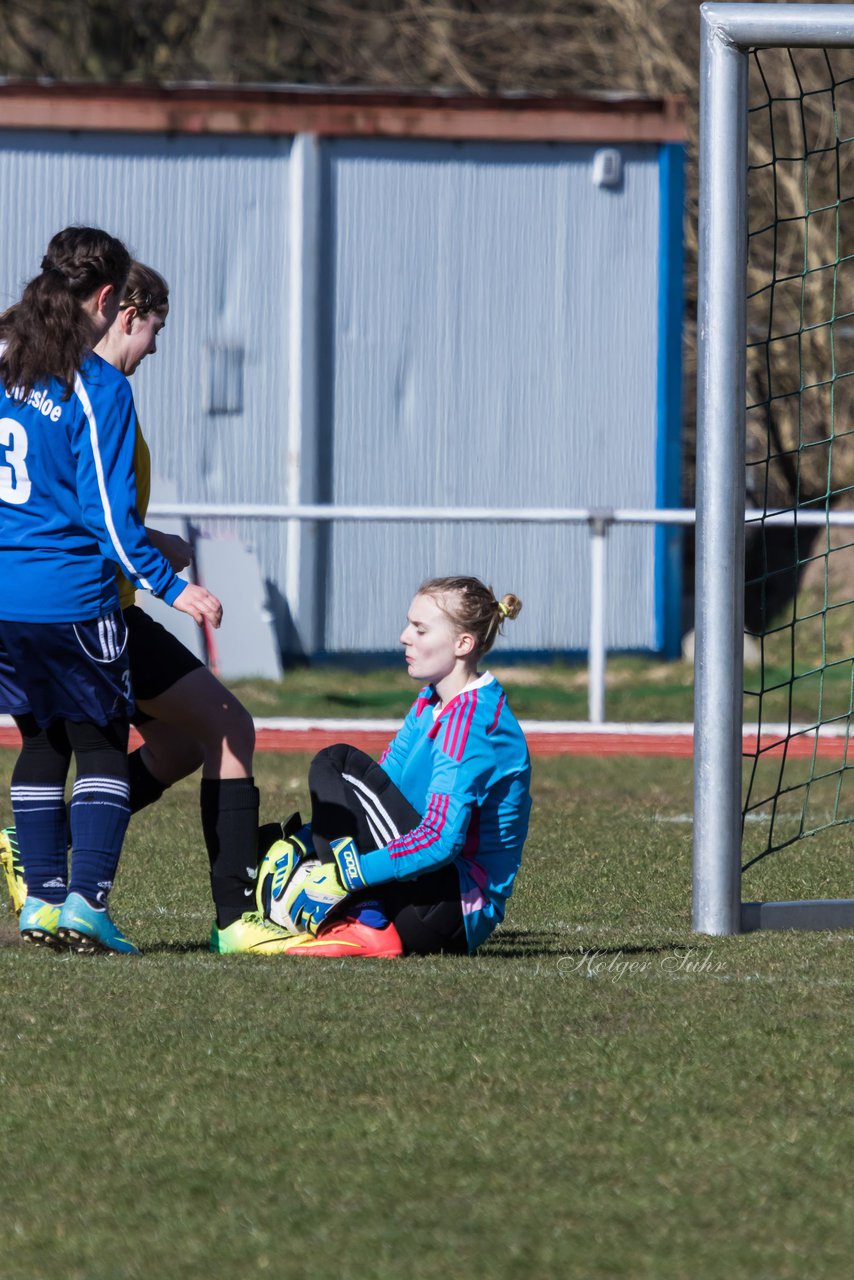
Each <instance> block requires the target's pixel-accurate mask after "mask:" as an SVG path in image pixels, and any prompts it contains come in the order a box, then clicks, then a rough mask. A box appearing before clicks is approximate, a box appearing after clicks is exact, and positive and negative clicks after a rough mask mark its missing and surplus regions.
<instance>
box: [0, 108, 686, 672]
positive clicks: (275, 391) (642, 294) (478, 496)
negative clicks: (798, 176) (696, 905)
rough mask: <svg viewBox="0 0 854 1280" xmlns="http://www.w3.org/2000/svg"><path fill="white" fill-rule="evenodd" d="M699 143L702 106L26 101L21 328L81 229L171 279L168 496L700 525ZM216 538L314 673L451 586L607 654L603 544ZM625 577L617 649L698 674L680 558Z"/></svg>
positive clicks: (6, 166)
mask: <svg viewBox="0 0 854 1280" xmlns="http://www.w3.org/2000/svg"><path fill="white" fill-rule="evenodd" d="M683 150H684V124H683V120H682V114H681V104H680V103H679V102H678V101H676V100H651V99H627V98H621V97H611V96H608V97H596V98H582V99H530V98H513V97H511V98H499V99H483V100H481V99H464V98H453V97H448V96H425V95H392V94H377V93H364V94H362V93H353V92H349V93H336V92H326V91H324V92H319V91H310V90H305V91H299V90H291V89H235V88H232V89H224V88H204V87H188V88H178V87H176V88H143V87H132V86H125V87H121V88H110V87H106V86H78V87H74V86H67V85H66V86H61V85H39V86H33V85H21V84H13V83H9V84H5V85H0V161H2V166H3V173H4V178H5V181H4V183H3V184H2V189H0V208H2V225H3V227H4V235H3V238H2V241H1V242H0V305H7V303H8V302H9V301H11V300H13V299H14V298H15V297H16V296H18V294H19V291H20V288H21V286H22V284H23V283H24V282H25V281H26V279H27V278H29V276H31V275H32V274H34V273H35V271H36V270H37V269H38V263H39V260H40V256H41V253H42V252H43V249H44V246H45V244H46V242H47V240H48V239H49V237H50V235H51V234H52V233H53V232H54V231H55V230H57V229H58V228H59V227H61V226H64V225H67V224H69V223H73V222H89V223H95V224H98V225H103V226H105V227H106V228H107V229H109V230H110V231H112V232H114V233H115V234H117V235H119V236H120V237H121V238H123V239H124V240H125V241H126V243H127V244H128V245H129V247H130V248H131V250H132V252H134V253H135V254H136V256H138V257H139V258H141V259H142V260H143V261H146V262H149V263H150V264H151V265H153V266H155V267H156V268H157V269H158V270H160V271H161V272H162V273H163V274H164V275H165V276H166V278H167V279H168V280H169V282H170V284H171V286H172V300H173V305H172V310H171V312H170V316H169V321H168V325H167V329H166V332H165V334H164V337H163V340H162V341H161V343H160V353H159V354H158V356H157V357H156V359H153V360H149V361H147V362H145V363H144V364H143V366H142V368H141V370H140V372H139V373H138V374H137V375H136V378H135V384H134V386H135V394H136V398H137V403H138V406H139V411H140V417H141V420H142V422H143V425H144V428H145V431H146V435H147V437H148V439H149V442H150V444H151V448H152V456H153V461H154V471H155V488H154V493H153V500H154V501H157V500H158V499H177V500H179V501H181V502H187V503H192V502H199V503H211V502H217V503H235V502H253V503H270V504H283V503H298V502H303V503H316V502H322V503H335V504H358V505H375V504H381V505H389V506H404V507H407V506H466V505H469V506H477V507H486V506H496V507H509V506H518V507H593V508H611V507H618V508H619V507H632V508H653V507H657V506H659V507H661V506H676V505H678V504H679V496H680V494H679V464H680V456H679V454H680V451H679V440H680V433H681V405H680V383H681V362H680V344H681V298H682V164H683ZM200 523H202V524H204V522H200ZM210 529H211V531H212V532H214V531H215V532H216V533H217V534H222V533H225V534H226V535H227V536H232V537H234V536H236V537H241V538H243V539H244V540H245V541H247V542H250V543H252V544H253V545H254V547H255V549H256V552H257V555H258V558H259V560H260V563H261V566H262V572H263V575H264V577H265V579H266V581H267V583H268V586H269V591H270V599H271V607H272V609H273V613H274V616H275V617H276V620H277V626H278V629H279V634H280V639H281V642H282V644H283V646H284V647H285V648H286V649H290V650H291V651H301V652H304V653H308V654H319V653H352V652H360V651H370V652H375V651H382V650H388V649H390V648H392V647H394V644H395V641H396V637H397V634H398V631H399V628H400V625H401V621H402V618H403V614H404V612H405V608H406V605H407V603H408V601H409V598H410V596H411V594H412V591H413V589H414V587H415V586H417V584H418V582H419V581H420V580H421V579H422V578H424V577H426V576H433V575H435V574H443V573H452V572H453V573H458V572H472V573H476V574H477V575H479V576H481V577H483V578H485V579H486V580H488V581H490V582H491V583H493V585H494V586H495V588H496V589H497V590H498V591H500V592H503V591H507V590H512V591H515V592H516V593H517V594H518V595H520V596H521V597H522V599H523V600H524V602H525V609H524V611H523V613H522V615H521V617H520V618H519V620H518V622H516V623H514V625H513V628H512V647H513V648H514V649H518V650H524V651H532V652H544V653H548V652H568V651H578V650H583V649H584V648H585V647H586V644H587V629H588V595H589V581H588V578H589V558H588V553H587V531H586V529H585V528H584V527H578V526H563V527H554V526H523V525H506V526H503V527H502V526H495V525H486V526H484V525H478V526H473V525H465V526H461V525H450V524H449V525H435V524H415V523H412V522H407V523H403V524H378V525H362V524H359V525H356V524H339V525H333V526H327V525H321V524H315V525H311V524H300V523H297V522H288V523H286V524H285V523H276V522H273V521H270V522H263V523H261V524H258V523H252V524H249V523H241V522H240V521H233V522H231V523H230V524H228V525H226V526H225V527H223V525H222V523H221V522H216V524H215V525H214V524H212V525H211V526H210ZM607 563H608V577H607V594H608V614H607V623H606V625H607V640H608V645H609V647H611V648H619V649H639V650H653V651H661V652H669V653H673V652H676V651H678V642H679V621H680V614H681V582H680V574H679V566H678V557H677V556H675V555H674V553H673V536H672V535H670V537H669V538H668V537H667V536H666V535H665V534H664V533H662V532H659V533H656V532H655V531H654V530H653V529H651V528H639V527H631V528H619V529H615V530H614V531H613V532H612V533H611V536H610V539H609V551H608V562H607ZM510 638H511V637H508V640H509V639H510Z"/></svg>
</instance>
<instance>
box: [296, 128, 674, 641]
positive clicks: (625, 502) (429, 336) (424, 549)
mask: <svg viewBox="0 0 854 1280" xmlns="http://www.w3.org/2000/svg"><path fill="white" fill-rule="evenodd" d="M622 155H623V158H624V162H625V167H624V179H623V184H622V186H621V188H620V189H619V190H616V191H615V190H608V189H604V188H601V187H597V186H595V185H594V184H593V182H592V164H593V156H594V149H593V148H591V147H585V146H569V145H534V144H530V145H518V144H509V143H492V144H483V143H481V144H478V143H465V144H457V145H446V144H441V143H419V144H416V145H413V144H412V143H405V142H399V143H397V142H375V143H369V142H367V143H366V142H364V141H337V142H332V143H330V144H329V145H328V147H327V148H326V150H325V165H324V178H325V186H326V191H325V196H326V199H325V207H326V210H327V218H328V228H329V258H328V264H327V271H328V274H327V287H326V288H324V289H323V290H322V292H321V296H322V298H323V300H324V306H325V308H326V310H325V312H324V329H325V336H326V337H327V338H328V342H324V343H322V346H323V347H324V349H325V350H326V351H327V352H328V358H329V360H330V364H331V367H330V369H329V371H328V383H327V385H328V387H329V397H330V404H329V407H328V409H327V411H326V413H325V414H324V417H325V419H326V421H327V422H330V423H331V424H333V432H332V436H331V442H330V444H331V458H330V465H331V483H330V486H329V497H330V498H331V499H332V500H333V501H337V502H373V503H388V504H391V503H397V502H400V503H404V504H409V505H413V506H430V505H437V506H442V505H448V506H458V505H466V504H470V505H474V506H490V505H492V506H505V507H507V506H514V505H518V506H529V507H531V506H533V507H537V506H542V507H551V506H555V507H572V506H578V507H586V506H609V505H611V506H654V505H655V501H656V496H655V452H656V353H657V298H658V277H657V272H658V261H657V236H658V167H657V151H656V149H655V148H649V147H647V148H639V147H625V148H623V149H622ZM652 540H653V535H652V533H651V532H646V533H644V532H640V531H638V530H634V531H630V532H628V533H626V532H622V533H621V534H620V535H619V536H618V537H614V538H613V540H612V542H611V554H610V556H609V598H610V602H611V616H610V619H609V623H610V625H609V634H610V636H611V637H612V643H614V642H618V643H619V644H620V645H621V646H626V647H645V646H651V645H652V643H653V638H654V601H653V591H652V582H653V556H652ZM331 544H332V545H331V560H330V562H331V566H332V572H331V574H330V575H329V579H328V589H327V609H328V611H327V637H328V639H327V644H328V647H329V648H331V649H333V650H334V649H351V648H355V649H358V648H363V649H376V648H381V647H383V645H384V643H386V644H387V639H385V640H384V638H386V637H387V636H388V634H389V611H390V608H391V607H392V606H393V603H394V602H395V601H400V600H401V599H402V598H403V599H406V597H407V592H408V591H409V590H410V589H411V586H413V585H415V584H417V582H418V581H419V580H420V579H421V578H423V577H425V576H428V575H431V574H435V573H460V572H473V573H476V574H478V575H479V576H482V577H484V578H486V579H487V580H489V581H491V582H492V583H493V584H494V586H495V587H496V589H497V590H501V591H504V590H513V591H515V592H517V593H518V594H519V595H521V596H522V598H523V600H524V601H525V610H524V612H523V614H522V615H521V617H520V618H519V620H518V622H517V623H514V626H513V628H512V634H513V642H514V644H516V645H518V646H519V647H521V648H531V649H536V648H547V649H558V650H560V649H583V648H584V647H585V646H586V643H587V629H588V620H587V619H588V590H589V587H588V559H589V554H588V535H587V531H586V529H585V528H579V527H573V528H569V529H567V528H561V529H556V528H549V527H527V528H523V527H520V526H514V527H509V528H501V527H498V526H487V527H472V526H457V527H453V526H446V527H442V526H438V527H437V526H434V525H430V526H425V525H422V526H420V527H412V526H410V527H384V528H376V527H374V528H367V527H364V526H347V527H339V528H338V529H336V530H335V531H334V533H333V534H332V536H331ZM378 565H381V567H382V572H381V573H380V574H377V573H372V572H370V571H369V572H368V573H366V572H365V569H366V566H367V567H368V569H369V570H370V568H371V567H372V566H378ZM366 582H367V583H370V589H369V602H370V607H369V608H368V609H365V608H364V607H361V608H360V607H359V604H360V602H362V603H363V604H364V602H365V584H366ZM397 616H400V610H399V607H398V615H397ZM617 637H619V640H618V641H617V640H616V638H617Z"/></svg>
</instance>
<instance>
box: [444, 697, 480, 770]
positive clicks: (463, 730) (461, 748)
mask: <svg viewBox="0 0 854 1280" xmlns="http://www.w3.org/2000/svg"><path fill="white" fill-rule="evenodd" d="M465 698H466V701H467V703H468V705H467V706H463V707H461V708H460V719H459V723H458V725H457V731H456V733H455V734H454V741H453V744H452V746H451V752H450V755H451V759H452V760H462V758H463V755H464V754H465V749H466V743H467V742H468V740H469V730H470V729H471V722H472V720H473V719H474V713H475V708H476V707H477V689H472V691H471V693H470V694H468V693H467V694H466V695H465Z"/></svg>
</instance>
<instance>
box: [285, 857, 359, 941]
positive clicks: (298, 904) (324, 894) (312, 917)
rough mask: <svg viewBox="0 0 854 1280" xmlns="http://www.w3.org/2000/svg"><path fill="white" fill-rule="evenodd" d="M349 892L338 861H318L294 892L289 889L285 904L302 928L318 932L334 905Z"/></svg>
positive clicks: (291, 916)
mask: <svg viewBox="0 0 854 1280" xmlns="http://www.w3.org/2000/svg"><path fill="white" fill-rule="evenodd" d="M346 896H347V890H346V888H345V887H344V885H343V884H342V883H341V877H340V876H339V874H338V867H337V865H336V863H334V862H318V864H317V866H316V867H313V868H312V869H311V871H309V873H308V875H307V876H306V877H305V879H304V880H301V881H300V883H299V886H298V887H297V888H296V890H295V892H294V893H293V895H292V897H291V899H290V901H289V895H288V891H287V890H286V891H285V895H284V898H283V905H284V908H285V910H286V911H287V913H288V915H289V916H290V918H291V919H292V920H293V922H294V924H295V925H296V927H297V928H298V929H301V930H303V931H304V932H305V933H312V934H315V933H317V931H318V929H319V928H320V926H321V925H322V924H323V922H324V920H325V919H326V917H327V916H328V915H329V912H330V911H331V910H332V909H333V907H337V906H338V904H339V903H340V902H342V901H343V899H344V898H346Z"/></svg>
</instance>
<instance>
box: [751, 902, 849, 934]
mask: <svg viewBox="0 0 854 1280" xmlns="http://www.w3.org/2000/svg"><path fill="white" fill-rule="evenodd" d="M757 929H854V898H815V899H812V900H808V901H804V902H743V903H742V904H741V930H742V933H753V932H755V931H756V930H757Z"/></svg>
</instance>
